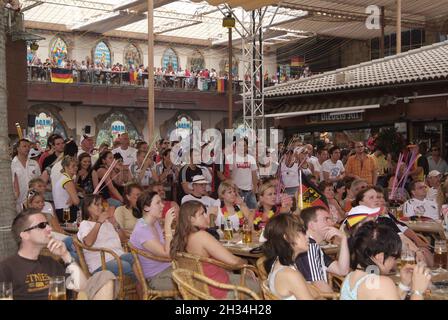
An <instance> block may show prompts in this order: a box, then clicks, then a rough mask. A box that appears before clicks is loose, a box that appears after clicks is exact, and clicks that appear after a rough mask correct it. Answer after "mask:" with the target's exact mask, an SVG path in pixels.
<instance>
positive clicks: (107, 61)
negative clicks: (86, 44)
mask: <svg viewBox="0 0 448 320" xmlns="http://www.w3.org/2000/svg"><path fill="white" fill-rule="evenodd" d="M93 61H94V62H95V64H97V63H99V64H102V65H104V66H107V65H109V66H111V65H112V59H111V54H110V49H109V47H108V46H107V44H106V43H105V42H103V41H101V42H99V43H98V44H97V45H96V47H95V51H94V52H93Z"/></svg>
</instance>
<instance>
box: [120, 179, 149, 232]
mask: <svg viewBox="0 0 448 320" xmlns="http://www.w3.org/2000/svg"><path fill="white" fill-rule="evenodd" d="M142 192H143V189H142V187H141V186H140V185H139V184H138V183H129V184H127V185H126V186H125V188H124V196H123V200H124V205H122V206H120V207H118V208H117V209H115V212H114V216H115V221H117V223H118V225H119V226H120V229H121V230H122V231H123V233H124V234H125V237H126V238H127V239H129V237H130V236H131V233H132V231H133V230H134V227H135V224H136V223H137V218H136V217H135V212H134V211H135V210H137V199H138V197H140V195H141V194H142Z"/></svg>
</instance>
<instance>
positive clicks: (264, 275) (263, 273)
mask: <svg viewBox="0 0 448 320" xmlns="http://www.w3.org/2000/svg"><path fill="white" fill-rule="evenodd" d="M265 261H266V256H261V257H260V258H258V259H257V262H256V265H257V269H258V274H259V275H260V280H262V281H264V280H267V279H268V273H267V272H266V269H265V268H264V262H265Z"/></svg>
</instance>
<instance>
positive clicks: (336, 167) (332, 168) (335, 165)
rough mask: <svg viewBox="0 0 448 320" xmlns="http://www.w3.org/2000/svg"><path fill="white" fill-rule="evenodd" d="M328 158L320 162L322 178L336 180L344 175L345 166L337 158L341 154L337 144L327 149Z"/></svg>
mask: <svg viewBox="0 0 448 320" xmlns="http://www.w3.org/2000/svg"><path fill="white" fill-rule="evenodd" d="M329 153H330V159H328V160H327V161H325V162H324V163H323V164H322V171H323V173H324V179H325V181H327V182H333V183H335V182H338V181H340V180H342V179H344V177H345V168H344V165H343V164H342V161H341V160H339V158H340V156H341V149H340V148H339V147H338V146H334V147H332V148H331V149H330V150H329Z"/></svg>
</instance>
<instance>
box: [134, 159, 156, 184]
mask: <svg viewBox="0 0 448 320" xmlns="http://www.w3.org/2000/svg"><path fill="white" fill-rule="evenodd" d="M152 169H153V168H151V167H148V168H146V171H145V174H144V176H143V178H142V180H141V181H139V183H140V184H141V185H142V186H143V187H146V186H149V185H150V183H151V182H152ZM129 171H131V174H132V176H133V177H134V179H135V180H137V179H138V175H139V174H140V168H139V165H138V164H137V162H134V163H133V164H131V166H130V167H129Z"/></svg>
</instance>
